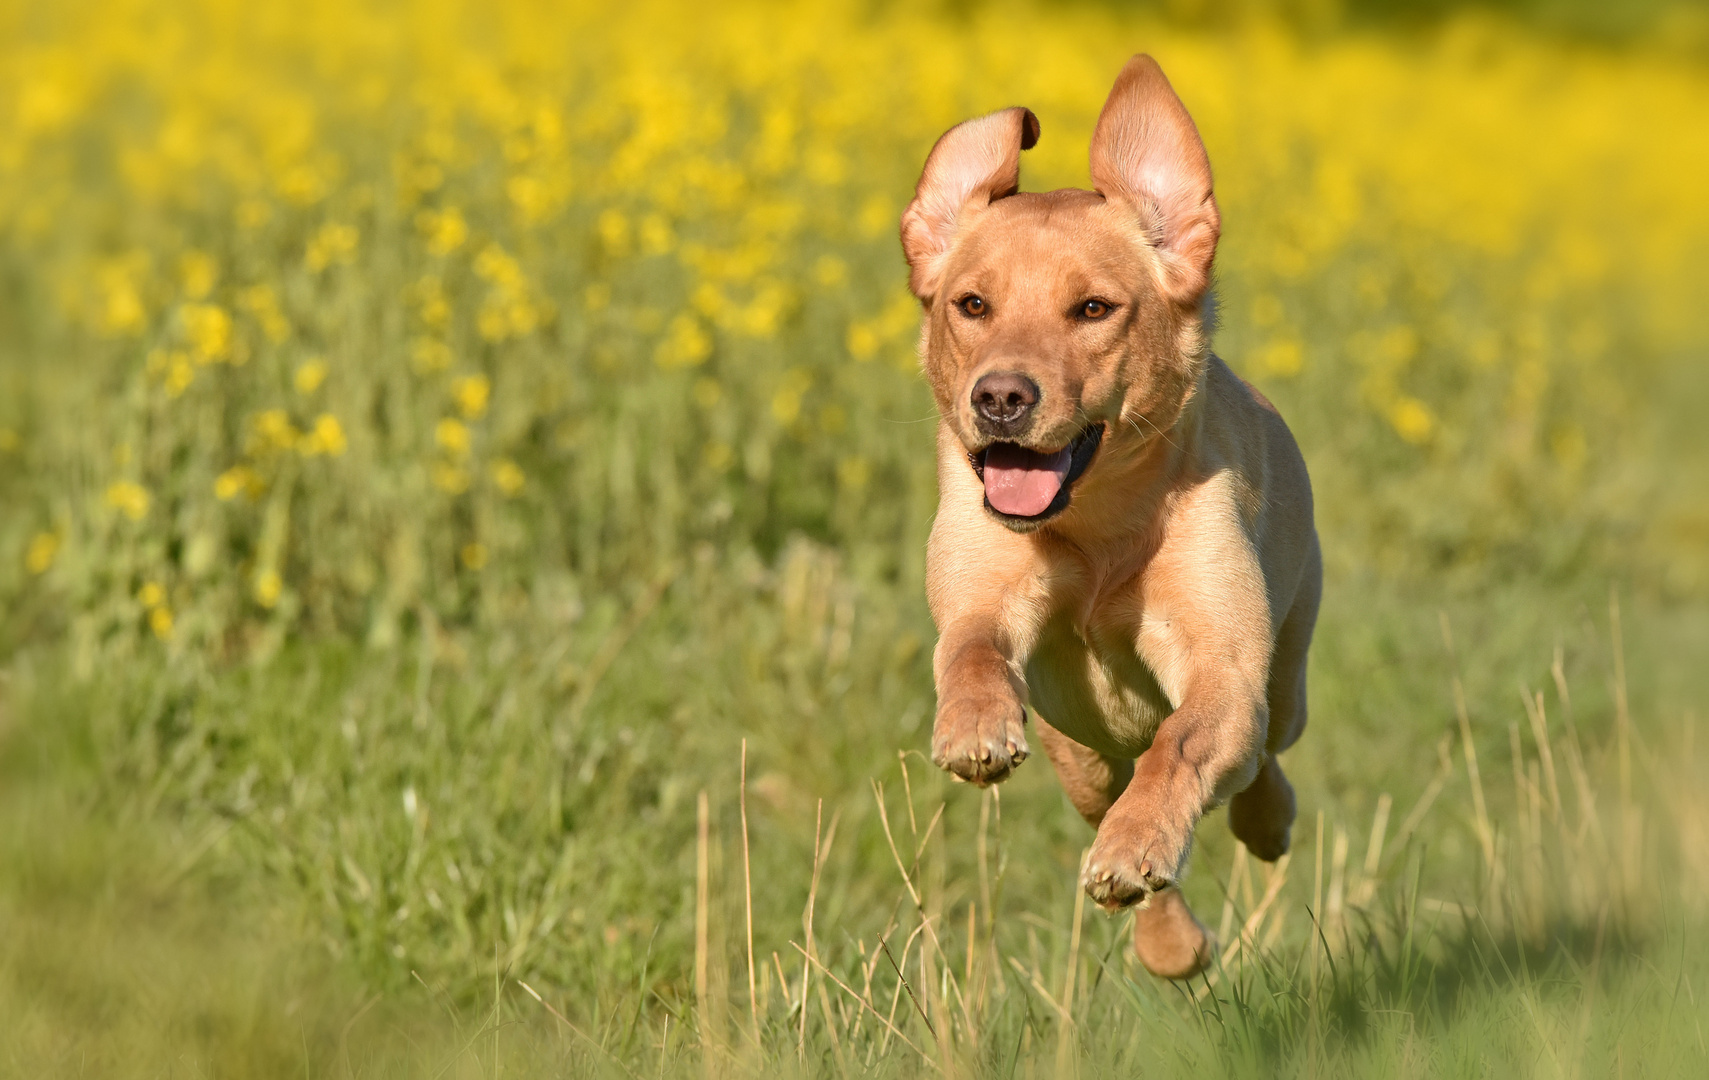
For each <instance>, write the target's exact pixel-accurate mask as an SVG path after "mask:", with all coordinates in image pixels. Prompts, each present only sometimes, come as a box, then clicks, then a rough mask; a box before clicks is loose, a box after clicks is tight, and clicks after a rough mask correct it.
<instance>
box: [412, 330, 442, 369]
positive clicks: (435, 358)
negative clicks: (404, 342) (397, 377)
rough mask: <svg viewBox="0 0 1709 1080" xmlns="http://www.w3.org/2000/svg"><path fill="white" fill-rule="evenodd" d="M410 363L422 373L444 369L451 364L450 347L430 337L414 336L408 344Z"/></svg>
mask: <svg viewBox="0 0 1709 1080" xmlns="http://www.w3.org/2000/svg"><path fill="white" fill-rule="evenodd" d="M410 364H411V365H412V366H414V368H415V370H416V371H418V372H420V373H421V374H423V375H426V374H428V373H429V372H434V371H444V370H445V369H446V368H448V367H450V366H451V347H450V346H448V345H446V344H445V343H444V342H443V341H437V340H435V339H433V338H430V337H419V338H416V339H415V344H414V345H412V346H410Z"/></svg>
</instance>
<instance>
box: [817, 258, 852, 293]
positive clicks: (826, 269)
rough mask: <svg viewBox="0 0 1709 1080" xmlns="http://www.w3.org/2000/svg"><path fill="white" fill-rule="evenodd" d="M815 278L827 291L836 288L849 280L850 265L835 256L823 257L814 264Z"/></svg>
mask: <svg viewBox="0 0 1709 1080" xmlns="http://www.w3.org/2000/svg"><path fill="white" fill-rule="evenodd" d="M813 278H814V280H815V281H817V282H818V283H819V284H821V285H823V286H824V287H825V288H827V289H831V288H835V287H836V286H838V285H841V284H843V283H844V282H846V281H848V279H849V264H848V263H846V262H844V261H843V260H841V259H839V258H837V257H836V256H835V255H821V256H819V261H818V262H815V263H814V264H813Z"/></svg>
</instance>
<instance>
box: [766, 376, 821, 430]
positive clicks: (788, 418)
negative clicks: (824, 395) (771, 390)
mask: <svg viewBox="0 0 1709 1080" xmlns="http://www.w3.org/2000/svg"><path fill="white" fill-rule="evenodd" d="M811 385H813V376H812V375H811V374H810V373H808V372H807V370H806V369H804V368H791V369H790V370H789V371H788V372H787V373H786V374H785V375H784V376H783V384H782V385H781V386H779V387H778V388H777V392H776V393H775V394H773V395H772V396H771V415H772V416H773V417H775V418H776V419H777V422H778V423H780V424H793V423H795V421H796V419H797V418H798V417H799V416H800V415H801V398H802V396H803V395H805V394H806V393H807V388H808V387H809V386H811Z"/></svg>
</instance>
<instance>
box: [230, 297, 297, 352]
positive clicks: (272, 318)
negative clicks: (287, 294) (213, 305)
mask: <svg viewBox="0 0 1709 1080" xmlns="http://www.w3.org/2000/svg"><path fill="white" fill-rule="evenodd" d="M237 303H238V306H239V307H241V308H243V309H244V310H245V311H247V312H249V313H250V314H251V315H253V316H255V321H256V322H258V323H260V324H261V332H262V333H263V334H265V335H267V340H268V341H271V342H272V343H273V344H275V345H277V344H279V343H280V342H281V341H284V340H285V339H286V338H288V337H290V336H291V323H290V321H289V320H288V319H286V318H285V313H284V312H283V311H280V310H279V297H278V295H277V294H276V293H274V292H273V287H272V286H271V285H251V286H250V287H249V288H247V289H244V290H243V291H241V292H239V293H238V294H237Z"/></svg>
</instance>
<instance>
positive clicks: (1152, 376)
mask: <svg viewBox="0 0 1709 1080" xmlns="http://www.w3.org/2000/svg"><path fill="white" fill-rule="evenodd" d="M1038 136H1039V126H1038V118H1037V117H1035V116H1034V115H1033V113H1032V112H1031V111H1030V110H1028V109H1024V108H1011V109H1004V110H1002V111H1001V112H995V113H992V114H990V115H989V116H982V117H979V118H978V119H974V120H969V121H967V122H966V123H963V124H960V125H959V126H957V127H954V128H952V129H950V131H949V132H947V133H946V134H945V135H944V136H943V137H942V138H941V139H939V140H938V142H937V144H936V145H935V146H934V147H933V148H932V151H931V155H930V156H929V157H928V158H927V159H926V166H925V170H924V172H923V174H922V175H921V177H920V182H919V186H918V188H917V189H916V192H915V197H914V200H913V201H912V202H911V203H910V204H909V205H908V208H907V210H906V211H905V213H904V214H903V217H902V246H903V250H904V252H905V254H906V255H907V259H908V264H909V269H910V275H909V287H910V289H911V290H912V291H913V293H914V295H916V296H917V297H919V299H920V301H921V304H922V306H923V310H924V316H923V325H922V328H921V356H922V358H923V361H924V367H925V372H926V376H927V379H928V381H929V382H930V384H931V388H932V392H933V394H934V396H935V397H936V399H937V404H938V410H939V416H940V422H939V426H938V440H937V442H938V484H939V493H940V502H939V507H938V515H937V519H936V522H935V524H934V525H933V528H932V534H931V542H930V545H929V547H928V551H927V591H928V594H929V601H930V604H931V610H932V616H933V618H934V619H935V621H936V623H937V626H938V630H939V639H938V644H937V648H936V652H935V654H934V657H933V671H934V675H935V678H936V683H937V693H938V706H937V716H936V719H935V721H934V724H933V729H932V760H933V761H934V762H936V763H937V764H938V765H939V766H941V767H943V768H945V769H947V770H949V771H950V772H951V773H954V774H955V775H956V776H958V777H960V778H962V779H964V780H968V781H971V782H973V783H975V784H979V785H982V786H983V785H987V784H994V783H996V782H998V781H1000V780H1003V779H1004V778H1006V777H1007V776H1008V775H1009V774H1010V773H1011V772H1012V771H1013V770H1014V769H1015V768H1016V767H1017V766H1019V765H1020V763H1021V762H1022V761H1024V760H1025V759H1026V757H1027V755H1028V753H1029V747H1028V743H1027V731H1026V725H1027V708H1028V706H1029V705H1030V706H1031V707H1032V709H1033V710H1034V720H1035V723H1036V726H1037V733H1038V738H1039V741H1040V742H1041V743H1042V744H1043V745H1044V750H1045V753H1046V754H1047V755H1048V756H1049V758H1050V760H1051V763H1052V764H1053V765H1054V766H1055V767H1056V772H1057V775H1058V776H1059V777H1060V778H1061V781H1062V785H1063V787H1064V788H1065V789H1066V790H1067V793H1068V797H1069V799H1070V800H1071V801H1072V802H1073V803H1074V806H1075V807H1076V808H1077V809H1078V810H1079V812H1080V814H1081V815H1082V816H1084V817H1085V819H1086V820H1087V821H1088V822H1090V823H1091V824H1092V826H1093V827H1094V828H1096V829H1097V838H1096V839H1095V840H1094V842H1093V844H1092V849H1091V852H1090V853H1089V855H1088V857H1087V859H1086V861H1085V866H1084V870H1083V873H1082V885H1083V886H1084V887H1085V889H1086V891H1087V893H1088V894H1089V895H1090V896H1091V898H1092V899H1093V900H1095V901H1096V902H1097V903H1099V904H1100V905H1102V906H1103V907H1105V908H1106V909H1110V910H1116V909H1120V908H1124V907H1128V906H1131V905H1135V904H1138V905H1140V907H1139V910H1138V916H1137V920H1136V927H1135V935H1134V948H1135V951H1136V952H1137V953H1138V955H1139V958H1140V960H1141V961H1142V962H1143V963H1144V964H1145V966H1146V967H1147V968H1148V969H1149V970H1150V971H1152V972H1153V973H1154V974H1157V975H1159V976H1163V977H1167V978H1177V979H1179V978H1186V977H1189V976H1191V975H1193V974H1195V973H1197V972H1199V971H1201V970H1203V968H1204V967H1205V966H1206V965H1207V964H1208V963H1210V961H1211V958H1212V955H1213V952H1214V948H1215V946H1214V943H1213V942H1212V940H1211V938H1210V935H1208V934H1207V933H1206V931H1205V929H1204V927H1203V926H1202V925H1201V924H1200V923H1199V921H1198V920H1197V919H1196V918H1194V916H1193V914H1192V912H1191V911H1190V910H1189V909H1188V907H1187V904H1186V902H1185V901H1184V900H1183V899H1182V897H1181V893H1180V890H1179V889H1178V888H1177V887H1176V885H1177V883H1178V882H1179V881H1180V878H1181V874H1182V872H1183V871H1184V870H1185V868H1186V865H1187V856H1188V852H1189V850H1190V848H1191V845H1192V837H1193V829H1194V827H1195V826H1196V825H1197V823H1198V821H1199V818H1200V817H1202V816H1203V815H1204V814H1205V812H1206V811H1208V810H1209V809H1211V808H1212V807H1214V806H1217V805H1219V804H1221V803H1223V802H1227V803H1228V806H1229V825H1230V827H1231V828H1232V829H1233V831H1234V834H1235V836H1237V837H1239V839H1240V840H1241V841H1242V842H1243V843H1245V845H1246V846H1247V848H1248V849H1249V850H1250V851H1251V852H1252V854H1254V855H1256V856H1257V857H1258V858H1260V859H1265V860H1274V859H1277V858H1279V857H1280V856H1281V855H1282V854H1283V853H1284V852H1286V851H1287V850H1288V839H1289V830H1290V828H1291V826H1292V824H1293V820H1294V793H1293V788H1292V787H1291V786H1289V784H1288V780H1287V778H1286V777H1285V776H1283V774H1282V769H1281V767H1280V766H1279V765H1278V764H1277V762H1276V755H1277V754H1278V753H1280V752H1281V751H1283V750H1285V749H1287V747H1288V746H1289V745H1291V744H1292V743H1293V742H1294V741H1295V740H1296V739H1298V738H1299V736H1300V732H1301V731H1302V729H1303V728H1304V727H1305V721H1306V651H1307V649H1308V647H1309V646H1310V644H1311V635H1312V628H1313V625H1314V624H1315V622H1316V620H1317V607H1318V597H1319V594H1320V592H1321V586H1322V559H1321V556H1320V553H1319V548H1318V541H1317V532H1316V529H1315V527H1314V525H1313V521H1312V496H1311V481H1310V479H1309V478H1308V477H1307V475H1306V467H1305V461H1304V460H1303V458H1302V457H1301V456H1300V451H1299V448H1298V446H1297V445H1296V444H1295V442H1294V439H1293V436H1292V435H1291V434H1290V433H1289V431H1288V427H1287V425H1286V424H1285V423H1283V421H1282V418H1281V416H1280V415H1279V414H1278V413H1277V411H1276V409H1275V407H1274V406H1272V405H1271V404H1270V402H1269V401H1267V400H1266V399H1265V398H1264V396H1263V395H1262V394H1260V393H1258V391H1256V390H1255V389H1253V388H1252V387H1251V386H1249V385H1247V384H1246V383H1245V382H1244V381H1242V380H1241V379H1240V377H1239V376H1237V375H1235V374H1234V372H1232V371H1231V370H1229V368H1228V366H1227V365H1226V364H1224V363H1223V362H1222V361H1221V360H1220V359H1218V358H1217V357H1216V356H1214V355H1212V354H1211V352H1210V350H1209V347H1208V344H1207V341H1206V332H1205V327H1204V314H1203V307H1204V300H1205V296H1206V292H1207V290H1208V288H1209V285H1210V282H1211V263H1212V259H1213V258H1214V256H1215V254H1216V244H1217V238H1218V235H1219V234H1220V232H1221V216H1220V215H1219V213H1218V211H1217V204H1216V199H1215V197H1214V195H1213V193H1212V187H1211V170H1210V161H1209V158H1208V157H1207V156H1206V153H1205V148H1204V143H1203V142H1202V141H1201V140H1200V138H1199V133H1198V129H1197V128H1196V127H1194V125H1193V121H1192V119H1191V118H1190V117H1189V116H1188V115H1187V110H1186V108H1185V107H1184V106H1183V105H1182V104H1181V101H1180V99H1179V98H1178V97H1177V96H1176V95H1175V92H1174V90H1173V89H1172V88H1171V87H1170V85H1169V81H1168V80H1167V79H1166V78H1165V77H1164V75H1163V72H1162V69H1160V68H1159V67H1158V65H1157V63H1156V61H1154V60H1152V59H1151V57H1149V56H1143V55H1141V56H1135V57H1134V58H1133V59H1132V60H1130V61H1129V62H1128V63H1127V65H1126V66H1125V67H1124V68H1123V69H1122V72H1121V75H1120V76H1119V77H1118V78H1117V79H1116V83H1115V88H1114V89H1113V90H1112V91H1111V92H1110V96H1109V100H1108V101H1107V102H1106V103H1105V105H1104V108H1103V112H1102V113H1101V114H1100V115H1099V118H1098V125H1097V129H1096V131H1095V132H1094V134H1093V136H1092V146H1091V166H1092V170H1091V171H1092V184H1093V190H1092V191H1081V190H1077V189H1066V190H1061V191H1051V192H1043V193H1033V192H1027V193H1020V192H1019V190H1018V189H1019V182H1020V158H1021V151H1023V150H1026V149H1029V148H1030V147H1032V146H1033V145H1034V144H1035V143H1036V142H1037V141H1038Z"/></svg>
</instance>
